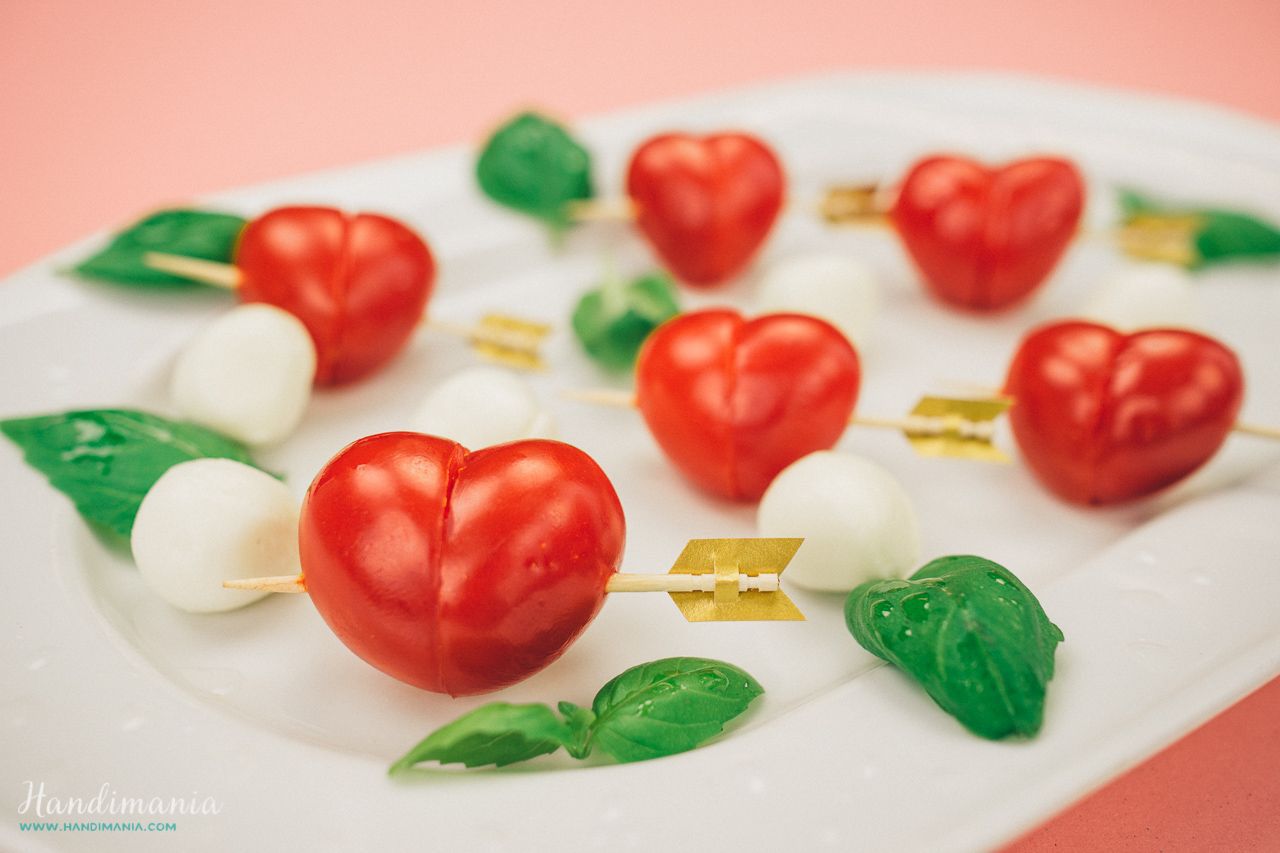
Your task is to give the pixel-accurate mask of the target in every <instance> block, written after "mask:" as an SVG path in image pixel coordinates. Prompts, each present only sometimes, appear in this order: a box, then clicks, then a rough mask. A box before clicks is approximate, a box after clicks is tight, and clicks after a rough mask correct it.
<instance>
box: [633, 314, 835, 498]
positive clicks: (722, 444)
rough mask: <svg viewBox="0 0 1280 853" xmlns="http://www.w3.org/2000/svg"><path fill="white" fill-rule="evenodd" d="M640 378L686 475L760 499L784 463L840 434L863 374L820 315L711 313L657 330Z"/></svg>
mask: <svg viewBox="0 0 1280 853" xmlns="http://www.w3.org/2000/svg"><path fill="white" fill-rule="evenodd" d="M636 381H637V388H636V402H637V404H638V405H639V407H640V411H641V413H642V414H643V415H644V419H645V422H646V423H647V424H648V425H649V430H650V432H652V433H653V437H654V438H655V439H656V440H657V442H658V444H659V446H661V448H662V450H663V451H664V452H665V453H666V455H667V456H668V457H669V458H670V459H671V461H672V462H673V463H674V464H675V466H676V467H677V468H678V469H680V471H681V472H682V473H684V475H685V476H686V477H688V478H689V479H690V480H692V481H693V482H694V484H696V485H697V486H698V487H700V488H702V489H704V490H706V491H708V492H710V493H712V494H714V495H719V496H721V497H726V498H732V499H735V500H757V499H758V498H759V497H760V496H761V495H762V494H764V490H765V489H766V488H767V487H768V485H769V483H771V482H772V481H773V478H774V477H775V476H777V474H778V472H780V471H781V470H782V469H783V468H785V467H786V466H788V465H790V464H791V463H792V462H794V461H795V460H797V459H799V458H800V457H801V456H805V455H806V454H809V453H812V452H813V451H815V450H825V449H827V448H829V447H831V446H832V445H833V444H835V443H836V441H838V440H839V438H840V436H841V435H842V434H843V433H844V430H845V427H846V426H847V425H848V422H849V417H850V415H851V414H852V413H853V407H854V403H855V402H856V401H857V399H858V385H859V381H860V372H859V366H858V354H857V352H856V351H855V350H854V348H853V346H852V345H851V344H850V343H849V342H848V340H846V339H845V337H844V335H842V334H841V333H840V332H838V331H837V330H836V329H835V328H834V327H833V326H831V325H830V324H828V323H826V322H824V321H822V320H819V319H817V318H815V317H808V316H802V315H799V314H766V315H764V316H761V317H757V318H755V319H753V320H746V319H743V317H742V316H741V315H740V314H738V313H737V312H736V311H729V310H707V311H694V312H690V313H687V314H682V315H680V316H678V317H675V318H673V319H671V320H668V321H667V322H666V323H664V324H663V325H662V326H660V327H658V329H657V330H655V331H654V332H653V334H652V335H650V336H649V338H648V340H647V341H645V344H644V347H643V348H642V349H641V351H640V357H639V360H638V361H637V364H636Z"/></svg>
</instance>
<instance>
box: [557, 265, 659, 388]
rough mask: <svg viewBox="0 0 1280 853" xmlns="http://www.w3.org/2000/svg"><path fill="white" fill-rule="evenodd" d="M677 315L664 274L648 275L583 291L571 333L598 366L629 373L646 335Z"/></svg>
mask: <svg viewBox="0 0 1280 853" xmlns="http://www.w3.org/2000/svg"><path fill="white" fill-rule="evenodd" d="M678 313H680V306H679V304H677V302H676V294H675V286H674V285H673V284H672V283H671V279H670V278H669V277H668V276H667V275H666V274H665V273H660V272H656V273H650V274H649V275H644V276H641V277H640V278H637V279H635V280H634V281H632V282H630V283H624V282H621V281H610V282H607V283H606V284H605V285H604V286H602V287H601V288H599V289H598V290H592V291H589V292H587V293H586V294H585V295H584V296H583V297H582V298H581V299H580V300H578V305H577V307H576V308H574V310H573V331H574V333H575V334H576V335H577V336H578V341H579V342H580V343H581V344H582V348H583V349H585V350H586V351H587V354H588V355H589V356H591V357H592V358H593V359H595V360H596V361H597V362H599V363H600V365H602V366H603V367H605V368H606V369H608V370H615V371H623V370H630V369H631V368H632V366H634V365H635V361H636V355H637V354H638V353H639V352H640V346H641V345H642V344H643V343H644V342H645V339H646V338H648V337H649V334H650V333H651V332H653V330H654V329H656V328H658V326H660V325H662V324H663V323H664V322H666V321H667V320H669V319H671V318H672V317H674V316H675V315H676V314H678Z"/></svg>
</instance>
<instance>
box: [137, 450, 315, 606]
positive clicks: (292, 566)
mask: <svg viewBox="0 0 1280 853" xmlns="http://www.w3.org/2000/svg"><path fill="white" fill-rule="evenodd" d="M130 543H131V545H132V547H133V558H134V561H135V562H136V563H137V564H138V573H139V574H140V575H141V576H142V580H143V582H144V583H146V585H147V586H149V587H151V589H152V590H154V591H155V593H156V594H157V595H159V596H160V597H161V598H163V599H164V600H165V601H167V602H169V603H170V604H172V605H173V606H174V607H176V608H178V609H179V610H186V611H189V612H192V613H213V612H217V611H221V610H233V609H235V608H237V607H243V606H244V605H246V604H250V603H252V602H254V601H257V600H258V599H259V598H262V596H264V595H267V593H265V592H251V591H245V590H234V589H223V588H222V582H223V581H224V580H234V579H241V578H254V577H267V576H272V575H296V574H298V572H299V563H298V504H297V502H295V501H294V499H293V495H291V494H290V493H289V489H288V487H286V486H285V484H284V483H281V482H280V481H279V480H277V479H276V478H275V477H272V476H271V475H270V474H267V473H264V472H262V471H259V470H258V469H257V468H253V467H251V466H249V465H245V464H243V463H240V462H235V461H233V460H231V459H192V460H191V461H189V462H182V463H179V464H177V465H174V466H173V467H172V468H170V469H169V470H168V471H165V472H164V474H163V475H162V476H161V477H160V479H159V480H157V481H156V484H155V485H154V486H152V487H151V490H150V491H149V492H147V494H146V497H144V498H143V499H142V505H141V506H140V507H138V516H137V518H136V519H135V520H134V522H133V536H132V538H131V540H130Z"/></svg>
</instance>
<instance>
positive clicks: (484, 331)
mask: <svg viewBox="0 0 1280 853" xmlns="http://www.w3.org/2000/svg"><path fill="white" fill-rule="evenodd" d="M143 263H145V264H146V265H147V266H149V267H151V268H153V269H157V270H161V271H162V272H167V273H172V274H173V275H179V276H182V277H183V278H189V279H191V280H193V281H198V282H201V283H202V284H208V285H212V286H213V287H220V288H223V289H224V290H236V289H237V288H239V287H240V270H239V269H237V268H236V267H235V266H234V265H232V264H224V263H221V262H220V261H208V260H205V259H203V258H189V257H186V256H185V255H170V254H167V253H165V252H147V253H146V254H145V255H143ZM423 322H424V323H425V324H426V326H427V328H429V329H433V330H435V331H438V332H442V333H444V334H448V335H454V336H456V337H460V338H465V339H466V340H468V341H470V342H471V343H473V344H489V345H491V346H495V347H499V348H501V349H504V350H512V351H515V352H525V353H529V354H531V355H534V356H536V355H537V354H538V345H539V342H540V338H531V337H530V336H528V335H525V334H521V333H520V332H517V331H507V330H503V329H489V328H483V327H481V326H468V325H466V324H465V323H454V322H451V321H448V320H434V319H432V320H425V319H424V321H423Z"/></svg>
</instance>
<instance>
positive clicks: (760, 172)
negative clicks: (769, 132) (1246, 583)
mask: <svg viewBox="0 0 1280 853" xmlns="http://www.w3.org/2000/svg"><path fill="white" fill-rule="evenodd" d="M784 189H785V179H784V178H783V174H782V166H781V165H780V164H779V163H778V158H777V157H776V156H775V155H774V153H773V151H772V150H771V149H770V148H769V146H767V145H765V144H764V143H763V142H761V141H760V140H759V139H757V138H755V137H754V136H749V135H747V134H744V133H717V134H713V135H711V136H701V137H699V136H689V135H686V134H681V133H668V134H663V135H661V136H655V137H653V138H652V139H650V140H649V141H647V142H645V143H644V144H643V145H641V146H640V148H639V149H637V150H636V152H635V154H634V155H633V156H632V158H631V165H630V167H629V168H628V170H627V194H628V195H629V196H630V197H631V200H632V202H633V203H634V204H635V208H636V225H637V226H638V227H639V228H640V230H641V232H643V233H644V235H645V236H646V237H648V239H649V242H650V243H652V244H653V248H654V251H656V252H657V254H658V257H660V258H661V259H662V262H663V263H664V264H665V265H666V266H667V268H668V269H670V271H671V272H672V273H673V274H674V275H675V276H676V277H677V278H679V279H680V280H682V281H684V282H685V283H687V284H692V285H698V286H709V285H715V284H720V283H721V282H725V281H728V280H729V279H731V278H733V277H734V276H736V275H737V274H738V273H740V272H742V270H743V269H744V268H745V267H746V266H747V264H748V263H750V261H751V259H752V258H753V257H755V254H756V252H757V251H759V249H760V246H761V245H762V244H763V243H764V240H765V238H766V237H767V236H768V235H769V230H770V229H771V228H772V227H773V223H774V220H775V219H777V218H778V211H779V210H781V208H782V200H783V191H784Z"/></svg>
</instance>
